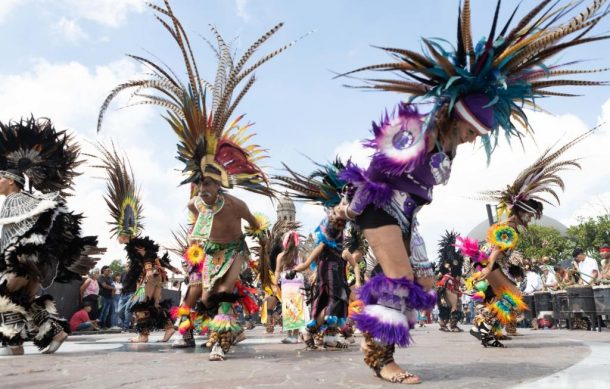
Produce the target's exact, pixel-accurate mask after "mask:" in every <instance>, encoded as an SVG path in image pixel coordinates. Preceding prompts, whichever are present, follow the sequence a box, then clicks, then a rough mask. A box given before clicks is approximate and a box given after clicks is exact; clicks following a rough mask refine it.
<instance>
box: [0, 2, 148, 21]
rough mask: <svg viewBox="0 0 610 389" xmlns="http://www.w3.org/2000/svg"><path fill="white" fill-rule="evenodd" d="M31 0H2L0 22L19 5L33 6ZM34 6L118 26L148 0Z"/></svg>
mask: <svg viewBox="0 0 610 389" xmlns="http://www.w3.org/2000/svg"><path fill="white" fill-rule="evenodd" d="M29 3H31V0H2V1H0V22H3V21H4V20H5V19H6V17H7V16H8V15H9V14H10V13H11V12H12V11H13V10H14V9H15V8H17V7H24V6H26V5H28V6H32V5H30V4H29ZM32 7H45V9H46V10H49V11H51V12H54V11H59V12H58V13H60V14H67V15H70V18H71V19H73V20H77V19H85V20H89V21H93V22H95V23H98V24H101V25H103V26H106V27H118V26H120V25H122V24H123V23H125V21H126V20H127V16H128V15H129V14H130V13H132V12H136V13H141V12H143V11H144V10H145V9H146V0H43V1H39V2H38V4H36V5H35V6H32Z"/></svg>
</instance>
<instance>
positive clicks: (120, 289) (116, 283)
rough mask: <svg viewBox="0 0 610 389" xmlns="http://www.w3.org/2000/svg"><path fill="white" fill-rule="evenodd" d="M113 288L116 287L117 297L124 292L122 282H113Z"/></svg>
mask: <svg viewBox="0 0 610 389" xmlns="http://www.w3.org/2000/svg"><path fill="white" fill-rule="evenodd" d="M113 284H114V285H113V286H114V294H116V295H120V294H121V291H122V290H123V284H121V283H120V282H116V281H114V282H113Z"/></svg>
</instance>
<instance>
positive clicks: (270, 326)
mask: <svg viewBox="0 0 610 389" xmlns="http://www.w3.org/2000/svg"><path fill="white" fill-rule="evenodd" d="M274 329H275V327H274V325H273V323H270V324H269V323H268V324H267V325H266V326H265V331H266V332H267V333H268V334H272V333H273V331H274Z"/></svg>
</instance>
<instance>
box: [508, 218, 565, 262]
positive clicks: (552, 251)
mask: <svg viewBox="0 0 610 389" xmlns="http://www.w3.org/2000/svg"><path fill="white" fill-rule="evenodd" d="M519 238H520V239H519V244H518V245H517V250H519V251H520V252H521V253H522V254H523V256H524V257H525V258H530V259H539V258H542V257H544V256H548V257H551V258H552V259H553V260H554V261H555V262H557V261H559V260H561V259H564V258H565V257H566V256H569V255H570V254H571V252H570V250H571V249H572V248H573V247H572V244H571V243H570V241H569V240H568V239H566V238H565V237H563V236H561V234H560V233H559V231H557V230H556V229H555V228H552V227H543V226H537V225H530V226H529V227H528V228H527V230H526V231H525V232H524V233H522V234H521V235H520V236H519Z"/></svg>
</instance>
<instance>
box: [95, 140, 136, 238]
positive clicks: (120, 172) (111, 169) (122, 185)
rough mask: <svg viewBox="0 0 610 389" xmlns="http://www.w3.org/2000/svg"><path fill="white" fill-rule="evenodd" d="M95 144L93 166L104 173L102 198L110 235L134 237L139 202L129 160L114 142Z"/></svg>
mask: <svg viewBox="0 0 610 389" xmlns="http://www.w3.org/2000/svg"><path fill="white" fill-rule="evenodd" d="M96 147H97V149H98V151H99V154H100V155H99V157H98V159H99V161H100V162H101V164H100V165H97V166H95V167H97V168H101V169H104V170H105V171H106V174H107V181H106V192H107V193H106V195H105V196H104V200H105V201H106V205H107V206H108V209H109V210H110V215H111V217H112V221H111V222H109V223H108V224H110V225H111V226H112V228H111V233H112V236H121V235H122V236H129V237H132V238H134V237H137V236H138V235H139V234H140V232H141V230H142V228H143V226H142V219H143V216H142V201H141V200H140V191H139V189H138V188H137V186H136V184H135V180H134V177H133V171H132V170H131V166H130V165H129V160H126V158H124V157H123V156H120V155H119V153H118V152H117V150H116V148H115V147H114V144H112V145H111V146H110V147H105V146H104V145H102V144H101V143H98V144H97V145H96Z"/></svg>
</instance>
